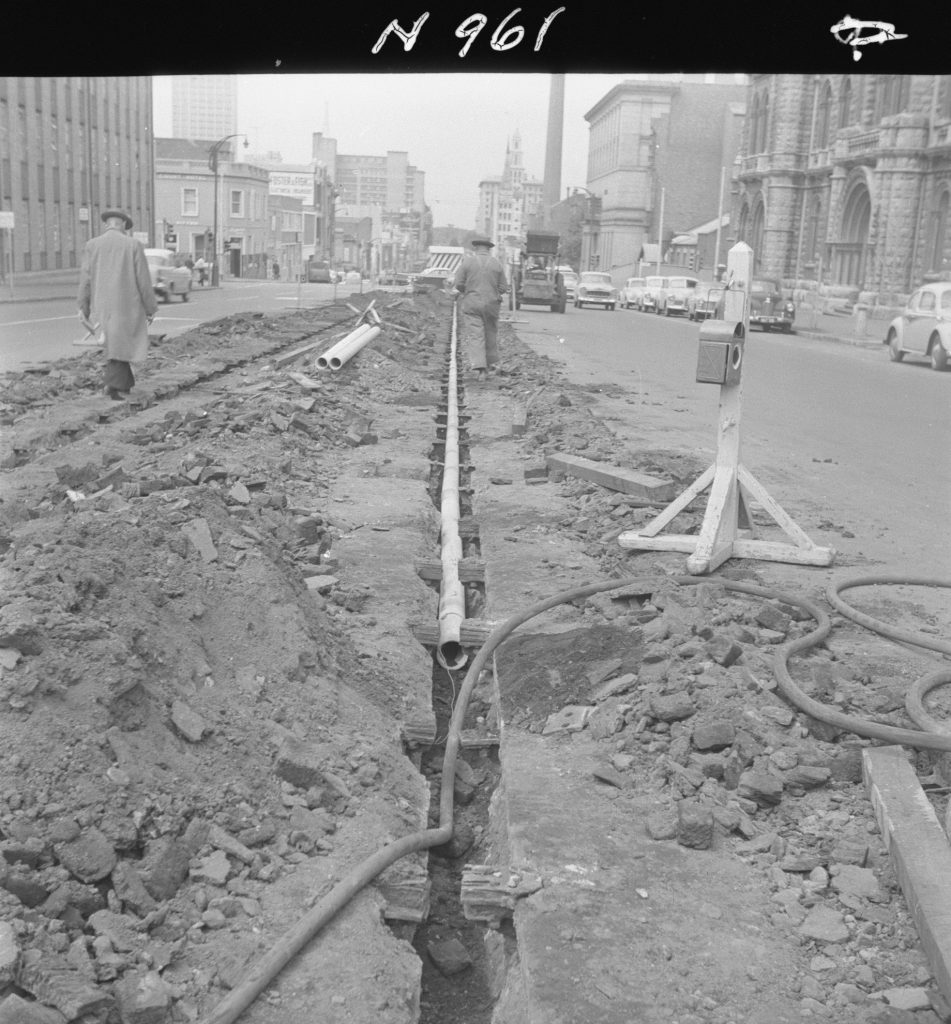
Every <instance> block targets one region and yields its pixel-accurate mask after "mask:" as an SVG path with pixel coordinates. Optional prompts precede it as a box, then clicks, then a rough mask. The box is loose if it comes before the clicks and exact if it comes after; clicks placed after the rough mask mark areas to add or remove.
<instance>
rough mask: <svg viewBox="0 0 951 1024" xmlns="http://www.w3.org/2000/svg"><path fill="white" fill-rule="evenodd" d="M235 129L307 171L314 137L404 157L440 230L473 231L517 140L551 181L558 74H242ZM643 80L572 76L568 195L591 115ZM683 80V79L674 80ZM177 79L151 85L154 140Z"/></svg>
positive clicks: (168, 123) (583, 161) (537, 171)
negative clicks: (550, 136)
mask: <svg viewBox="0 0 951 1024" xmlns="http://www.w3.org/2000/svg"><path fill="white" fill-rule="evenodd" d="M237 77H238V125H237V130H238V131H241V132H244V133H246V134H247V136H248V142H249V152H251V153H264V152H267V151H269V150H276V151H278V152H279V153H280V154H281V157H282V158H283V160H284V162H285V163H307V162H309V161H310V157H311V148H310V147H311V135H312V133H313V132H320V131H322V132H323V133H324V134H325V135H328V136H330V137H331V138H335V139H337V152H338V153H346V154H363V155H369V156H382V155H385V154H386V152H387V151H388V150H405V151H406V152H407V153H408V154H409V162H410V163H411V164H412V165H414V166H415V167H417V168H419V169H420V170H422V171H423V172H425V175H426V179H425V196H426V201H427V202H428V204H429V205H430V207H431V208H432V211H433V223H434V224H435V225H436V226H438V227H442V226H447V225H449V224H453V225H455V226H456V227H460V228H465V229H469V228H473V227H475V215H476V207H477V205H478V199H479V182H480V181H481V180H482V179H484V178H486V177H492V176H498V175H500V174H501V173H502V170H503V167H504V164H505V150H506V144H507V142H508V140H509V139H510V138H511V137H512V136H513V135H514V134H515V133H516V132H518V133H519V134H520V135H521V139H522V150H523V164H524V166H525V170H526V173H527V175H528V176H529V177H532V178H535V179H537V180H538V181H541V180H542V179H543V178H544V173H545V138H546V134H547V130H548V100H549V90H550V83H551V76H550V75H547V74H516V73H510V74H462V73H446V74H421V73H420V74H359V73H353V74H333V75H316V74H315V75H238V76H237ZM645 77H646V76H645V75H642V74H637V73H631V74H628V75H600V74H569V75H566V76H565V122H564V129H563V150H562V169H561V195H562V197H564V196H565V194H566V189H567V187H569V186H575V185H577V186H584V185H585V184H586V178H587V159H588V123H587V121H585V119H584V115H585V113H586V112H587V111H589V110H590V109H591V108H592V107H593V106H594V104H595V103H597V102H598V100H600V99H601V98H602V97H603V96H604V95H605V94H606V93H607V92H608V91H610V89H612V88H613V87H614V86H615V85H617V84H619V83H620V82H624V81H627V80H629V79H632V78H645ZM673 77H676V76H673ZM171 82H172V79H171V78H169V77H156V78H155V79H154V80H153V97H154V116H155V132H156V135H158V136H159V137H166V136H170V135H171V134H172V100H171V94H172V87H171Z"/></svg>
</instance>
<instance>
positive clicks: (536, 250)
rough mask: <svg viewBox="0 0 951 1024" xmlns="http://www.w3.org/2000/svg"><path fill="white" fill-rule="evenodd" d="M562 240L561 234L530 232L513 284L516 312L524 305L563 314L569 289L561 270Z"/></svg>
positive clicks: (526, 238) (527, 235)
mask: <svg viewBox="0 0 951 1024" xmlns="http://www.w3.org/2000/svg"><path fill="white" fill-rule="evenodd" d="M560 241H561V239H560V237H559V236H558V235H556V234H552V233H550V232H544V231H529V232H528V233H527V234H526V236H525V247H524V248H523V249H522V253H521V261H520V263H519V265H518V266H517V267H516V269H515V275H514V276H515V280H514V281H513V282H512V291H513V293H514V295H515V308H516V309H521V307H522V306H523V305H525V306H530V305H534V306H547V307H548V308H549V309H550V310H551V311H552V312H553V313H564V311H565V307H566V305H567V290H566V288H565V280H564V277H563V276H562V273H561V270H560V269H559V265H560V263H561V259H560V257H559V254H558V246H559V243H560Z"/></svg>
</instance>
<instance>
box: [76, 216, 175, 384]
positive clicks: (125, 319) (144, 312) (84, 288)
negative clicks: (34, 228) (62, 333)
mask: <svg viewBox="0 0 951 1024" xmlns="http://www.w3.org/2000/svg"><path fill="white" fill-rule="evenodd" d="M102 219H103V222H104V223H105V225H106V230H105V231H104V232H103V233H102V234H101V235H99V236H98V237H97V238H93V239H90V241H88V242H87V243H86V246H85V248H84V249H83V258H82V266H81V268H80V271H79V316H80V320H82V321H83V322H85V323H89V322H93V323H98V324H99V326H100V328H101V330H102V334H103V337H104V342H103V352H104V354H105V356H106V368H105V374H104V383H105V386H106V394H108V395H109V397H110V398H112V399H114V400H116V401H118V400H119V399H121V398H122V397H124V395H127V394H128V392H129V391H130V390H131V388H132V387H133V386H134V385H135V376H134V374H133V373H132V366H131V364H132V363H137V362H143V361H144V360H145V357H146V354H147V352H148V348H149V332H148V325H149V324H150V323H151V322H152V318H153V317H154V316H155V314H156V312H157V311H158V303H157V301H156V299H155V292H154V291H153V290H152V275H151V274H150V273H149V265H148V262H147V260H146V258H145V250H144V249H143V248H142V243H141V242H138V241H136V239H134V238H132V237H131V235H127V234H126V232H127V231H131V230H132V218H131V217H130V216H129V215H128V214H127V213H124V212H123V211H122V210H106V211H105V212H104V213H103V215H102Z"/></svg>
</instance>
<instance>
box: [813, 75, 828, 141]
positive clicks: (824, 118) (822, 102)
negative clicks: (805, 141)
mask: <svg viewBox="0 0 951 1024" xmlns="http://www.w3.org/2000/svg"><path fill="white" fill-rule="evenodd" d="M831 117H832V86H831V85H829V82H828V81H825V82H823V83H822V86H821V87H820V92H819V105H818V106H817V107H816V134H815V139H814V140H813V144H814V148H815V149H826V148H827V147H828V145H829V141H830V136H831V132H832V125H831Z"/></svg>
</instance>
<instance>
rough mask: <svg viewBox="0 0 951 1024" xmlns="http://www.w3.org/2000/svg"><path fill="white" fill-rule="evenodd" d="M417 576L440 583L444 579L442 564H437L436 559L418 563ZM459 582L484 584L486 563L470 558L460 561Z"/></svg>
mask: <svg viewBox="0 0 951 1024" xmlns="http://www.w3.org/2000/svg"><path fill="white" fill-rule="evenodd" d="M416 575H417V576H419V578H420V579H423V580H433V581H434V582H436V581H439V580H441V579H442V562H437V561H436V560H435V559H433V560H432V561H419V562H417V563H416ZM459 581H460V583H484V582H485V563H484V562H479V561H476V560H474V559H469V558H463V559H460V561H459Z"/></svg>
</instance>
